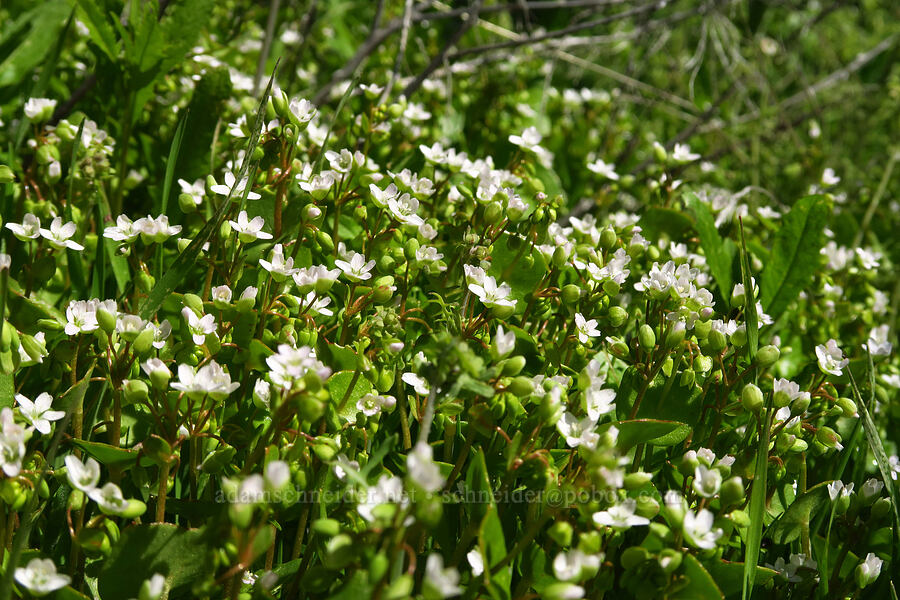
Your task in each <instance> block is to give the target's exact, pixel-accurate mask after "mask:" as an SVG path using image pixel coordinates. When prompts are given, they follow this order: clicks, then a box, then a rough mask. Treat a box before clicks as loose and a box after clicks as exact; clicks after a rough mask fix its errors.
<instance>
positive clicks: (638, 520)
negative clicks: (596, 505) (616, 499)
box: [592, 498, 650, 530]
mask: <svg viewBox="0 0 900 600" xmlns="http://www.w3.org/2000/svg"><path fill="white" fill-rule="evenodd" d="M635 509H637V501H636V500H635V499H634V498H626V499H625V500H624V501H623V502H622V503H621V504H615V505H613V506H610V507H609V508H608V509H606V510H601V511H599V512H595V513H594V515H593V517H592V519H593V521H594V524H595V525H597V526H598V527H599V526H606V527H612V528H613V529H618V530H625V529H629V528H631V527H637V526H641V525H649V524H650V519H647V518H646V517H639V516H637V515H635V514H634V511H635Z"/></svg>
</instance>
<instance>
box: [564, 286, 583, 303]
mask: <svg viewBox="0 0 900 600" xmlns="http://www.w3.org/2000/svg"><path fill="white" fill-rule="evenodd" d="M560 297H561V299H562V301H563V304H564V305H566V306H574V305H575V303H576V302H578V299H579V298H580V297H581V288H580V287H578V286H577V285H575V284H574V283H570V284H568V285H565V286H563V289H562V292H560Z"/></svg>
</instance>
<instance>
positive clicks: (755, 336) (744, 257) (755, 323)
mask: <svg viewBox="0 0 900 600" xmlns="http://www.w3.org/2000/svg"><path fill="white" fill-rule="evenodd" d="M741 280H742V281H743V283H744V320H745V322H746V325H747V353H748V355H749V357H750V360H751V361H752V360H753V359H754V358H756V349H757V348H758V347H759V315H757V314H756V301H755V300H754V298H753V278H752V276H751V275H750V258H749V254H747V239H746V238H745V237H744V221H743V220H741Z"/></svg>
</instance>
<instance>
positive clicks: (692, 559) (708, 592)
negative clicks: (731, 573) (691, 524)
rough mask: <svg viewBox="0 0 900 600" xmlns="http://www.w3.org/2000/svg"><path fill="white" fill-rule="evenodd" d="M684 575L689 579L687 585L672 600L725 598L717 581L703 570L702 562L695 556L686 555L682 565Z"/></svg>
mask: <svg viewBox="0 0 900 600" xmlns="http://www.w3.org/2000/svg"><path fill="white" fill-rule="evenodd" d="M681 569H682V571H683V572H684V575H685V576H686V577H687V579H688V582H687V585H686V586H685V587H683V588H681V589H680V590H678V591H677V592H675V593H674V594H672V595H670V596H669V597H670V598H684V599H685V600H687V599H688V598H689V599H690V600H722V599H723V598H724V597H725V596H724V595H723V594H722V590H720V589H719V586H717V585H716V582H715V580H714V579H713V578H712V576H711V575H710V574H709V573H708V572H707V570H706V569H704V568H703V565H701V564H700V561H699V560H697V557H696V556H694V555H693V554H685V555H684V562H683V563H682V565H681Z"/></svg>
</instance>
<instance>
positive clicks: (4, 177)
mask: <svg viewBox="0 0 900 600" xmlns="http://www.w3.org/2000/svg"><path fill="white" fill-rule="evenodd" d="M15 180H16V175H15V173H13V170H12V169H10V168H9V167H8V166H6V165H0V184H3V183H12V182H13V181H15Z"/></svg>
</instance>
